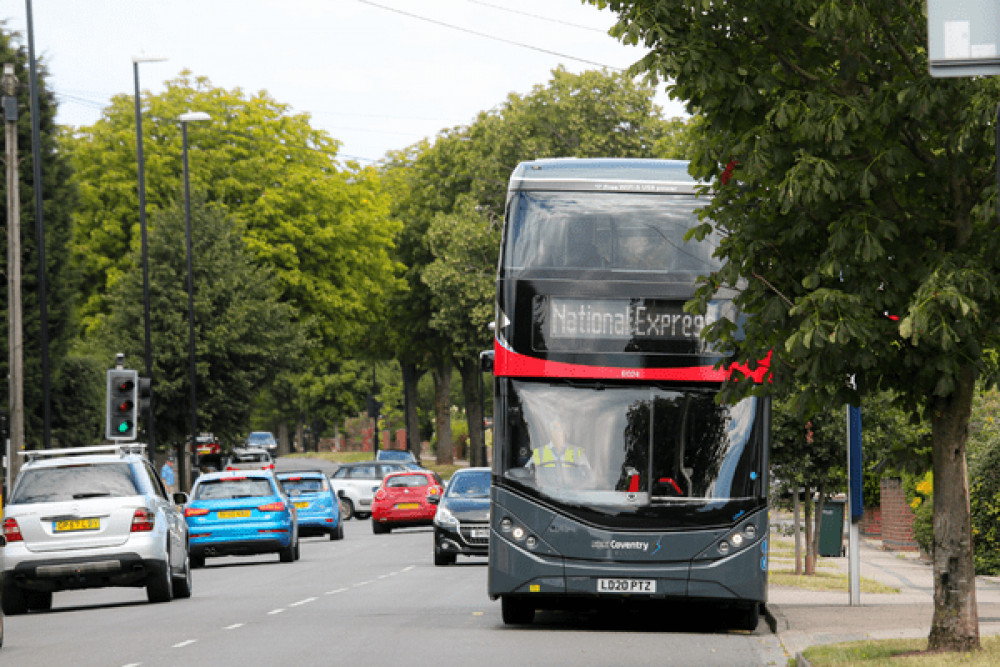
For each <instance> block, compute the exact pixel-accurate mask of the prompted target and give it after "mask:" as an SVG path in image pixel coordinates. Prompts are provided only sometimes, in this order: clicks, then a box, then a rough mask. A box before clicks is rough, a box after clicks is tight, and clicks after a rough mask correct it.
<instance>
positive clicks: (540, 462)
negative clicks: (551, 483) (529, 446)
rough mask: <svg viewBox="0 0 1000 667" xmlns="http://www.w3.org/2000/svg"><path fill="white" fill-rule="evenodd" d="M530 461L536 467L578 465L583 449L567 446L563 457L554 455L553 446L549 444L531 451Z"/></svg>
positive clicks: (581, 461) (580, 461)
mask: <svg viewBox="0 0 1000 667" xmlns="http://www.w3.org/2000/svg"><path fill="white" fill-rule="evenodd" d="M531 462H532V463H534V464H535V467H536V468H555V467H556V466H560V465H567V466H578V465H582V463H583V450H582V449H580V448H579V447H567V448H566V451H565V452H564V453H563V457H562V458H559V457H558V456H556V451H555V447H553V446H552V445H551V444H548V445H545V446H544V447H542V448H541V449H536V450H535V451H533V452H532V453H531Z"/></svg>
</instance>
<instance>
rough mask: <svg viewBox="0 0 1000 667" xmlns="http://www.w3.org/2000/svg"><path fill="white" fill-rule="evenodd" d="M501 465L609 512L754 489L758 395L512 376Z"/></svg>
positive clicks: (556, 493)
mask: <svg viewBox="0 0 1000 667" xmlns="http://www.w3.org/2000/svg"><path fill="white" fill-rule="evenodd" d="M511 387H512V390H513V396H512V397H511V398H512V399H513V401H512V404H513V405H514V406H516V407H515V409H514V410H513V411H512V415H513V416H512V418H511V420H512V422H513V423H511V424H510V425H509V428H510V438H511V446H510V447H509V448H507V450H506V456H505V458H504V460H502V461H501V466H502V470H501V473H502V474H503V475H504V477H505V478H506V479H508V480H511V481H514V482H517V483H519V484H521V485H523V486H524V487H526V488H528V489H532V490H534V491H536V492H537V493H538V494H540V495H542V496H546V497H548V498H550V499H552V500H555V501H559V502H563V503H567V504H575V505H586V506H591V507H595V508H596V507H604V508H606V509H610V510H612V511H622V510H626V511H627V510H628V509H640V508H649V507H651V506H652V507H656V506H660V507H669V506H676V505H678V504H683V505H692V504H694V505H704V504H709V503H712V504H718V503H720V502H728V501H732V500H741V499H748V498H752V497H756V496H757V495H758V494H759V493H760V485H759V480H760V478H761V471H760V470H759V469H758V468H759V466H761V465H762V462H761V461H760V460H759V457H758V452H759V448H758V447H756V446H753V445H752V444H750V443H751V440H752V439H753V438H754V433H755V428H754V426H755V423H756V418H757V412H758V408H757V399H756V398H747V399H744V400H742V401H740V402H739V403H737V404H736V405H733V406H720V405H717V404H716V403H715V400H714V392H712V391H706V390H702V389H669V388H660V387H657V386H634V385H606V384H605V385H598V384H595V385H594V386H592V387H589V388H588V387H585V386H580V385H579V384H577V383H574V384H573V385H568V384H555V383H549V382H537V381H536V382H529V381H519V380H512V381H511Z"/></svg>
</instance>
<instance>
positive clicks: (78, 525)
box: [52, 519, 101, 533]
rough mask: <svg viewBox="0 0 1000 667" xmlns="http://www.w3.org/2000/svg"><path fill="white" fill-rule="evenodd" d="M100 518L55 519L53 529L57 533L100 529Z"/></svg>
mask: <svg viewBox="0 0 1000 667" xmlns="http://www.w3.org/2000/svg"><path fill="white" fill-rule="evenodd" d="M100 529H101V520H100V519H68V520H66V521H53V522H52V530H53V531H54V532H56V533H73V532H76V531H78V530H100Z"/></svg>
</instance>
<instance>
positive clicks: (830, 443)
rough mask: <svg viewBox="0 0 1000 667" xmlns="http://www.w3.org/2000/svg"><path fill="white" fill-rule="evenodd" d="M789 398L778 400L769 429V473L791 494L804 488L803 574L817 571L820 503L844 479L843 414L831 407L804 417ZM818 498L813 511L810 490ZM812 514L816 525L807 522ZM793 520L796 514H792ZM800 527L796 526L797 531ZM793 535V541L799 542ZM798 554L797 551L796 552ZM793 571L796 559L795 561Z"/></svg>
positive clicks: (821, 513) (821, 512)
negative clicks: (804, 534)
mask: <svg viewBox="0 0 1000 667" xmlns="http://www.w3.org/2000/svg"><path fill="white" fill-rule="evenodd" d="M790 402H791V399H789V398H786V399H785V400H784V401H778V402H777V404H776V405H775V409H774V424H773V426H772V430H771V473H772V474H773V475H774V476H775V478H777V479H779V480H781V481H782V483H783V484H784V485H785V486H786V488H787V489H788V490H790V491H791V492H792V493H794V494H798V493H799V489H805V508H806V511H805V529H806V530H805V533H806V558H805V574H808V575H811V574H815V572H816V561H817V558H818V556H819V525H820V524H819V521H820V517H822V515H823V504H824V502H825V501H826V498H827V494H829V493H830V492H831V491H832V490H833V488H834V487H835V486H836V485H840V484H842V483H843V481H844V479H845V465H844V464H845V456H844V442H845V440H846V434H845V428H844V416H843V414H842V413H835V412H834V411H832V410H825V411H823V412H819V413H816V414H814V415H812V416H811V417H810V418H809V419H804V418H803V417H802V416H801V415H799V414H798V413H797V412H796V411H795V410H794V409H792V408H791V407H790V405H788V403H790ZM814 490H815V492H816V493H818V495H819V502H818V503H817V505H816V511H815V513H814V512H813V511H812V498H813V492H814ZM810 517H814V518H815V525H813V523H811V522H810ZM795 518H796V521H797V520H798V516H796V517H795ZM798 529H799V527H798V525H796V526H795V531H796V533H797V531H798ZM797 539H798V538H796V545H798V541H797ZM796 555H797V554H796ZM795 568H796V573H798V572H799V563H798V561H796V563H795Z"/></svg>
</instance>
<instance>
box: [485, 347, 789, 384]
mask: <svg viewBox="0 0 1000 667" xmlns="http://www.w3.org/2000/svg"><path fill="white" fill-rule="evenodd" d="M770 358H771V355H770V354H768V356H767V358H766V359H764V360H763V361H762V362H761V364H760V365H759V366H758V367H757V368H756V369H755V370H753V371H751V370H750V369H748V368H747V367H746V366H745V365H743V364H733V365H732V366H731V367H730V368H729V369H718V370H717V369H715V368H714V367H712V366H684V367H678V368H621V367H614V366H587V365H584V364H567V363H564V362H561V361H548V360H546V359H538V358H537V357H529V356H527V355H524V354H519V353H517V352H513V351H511V350H508V349H507V348H505V347H502V346H500V345H495V346H494V360H493V372H494V374H496V375H498V376H502V377H551V378H580V379H594V380H676V381H681V382H723V381H725V380H726V379H728V378H729V376H730V375H731V374H732V369H738V370H739V371H741V372H742V373H744V374H745V375H747V376H748V377H749V378H750V379H752V380H753V381H754V382H762V381H763V380H764V378H765V377H766V375H767V371H768V366H769V361H770Z"/></svg>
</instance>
